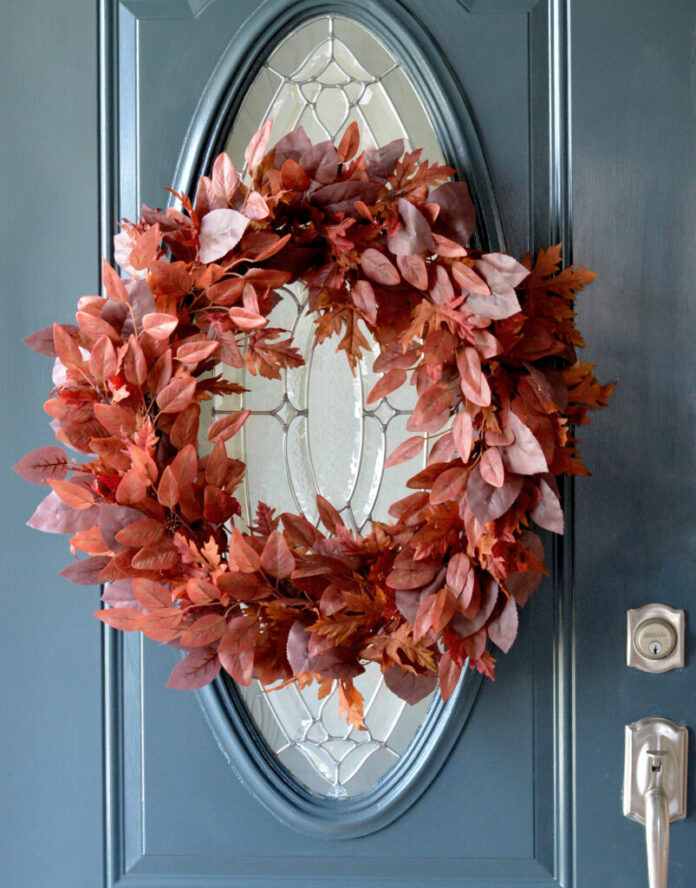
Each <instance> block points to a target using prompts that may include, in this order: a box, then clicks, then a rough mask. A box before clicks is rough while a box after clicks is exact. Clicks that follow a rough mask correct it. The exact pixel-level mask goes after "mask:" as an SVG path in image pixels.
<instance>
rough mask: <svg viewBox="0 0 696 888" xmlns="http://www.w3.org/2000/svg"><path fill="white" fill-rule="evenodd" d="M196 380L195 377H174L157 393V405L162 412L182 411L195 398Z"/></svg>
mask: <svg viewBox="0 0 696 888" xmlns="http://www.w3.org/2000/svg"><path fill="white" fill-rule="evenodd" d="M195 393H196V380H195V379H194V378H193V377H188V378H184V379H182V378H177V379H172V381H171V382H170V383H168V384H167V385H165V387H164V388H163V389H162V391H161V392H160V393H159V395H157V406H158V407H159V409H160V410H161V411H162V413H181V411H182V410H185V409H186V407H188V405H189V404H190V403H191V401H192V400H193V396H194V395H195Z"/></svg>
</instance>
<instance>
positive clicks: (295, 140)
mask: <svg viewBox="0 0 696 888" xmlns="http://www.w3.org/2000/svg"><path fill="white" fill-rule="evenodd" d="M311 147H312V142H311V141H310V138H309V136H308V135H307V133H306V132H305V131H304V129H303V127H301V126H296V127H295V129H294V130H292V131H291V132H289V133H288V134H287V136H283V138H282V139H280V140H279V141H278V142H276V144H275V147H274V148H273V151H274V153H275V166H276V169H278V170H279V169H280V168H281V166H282V165H283V164H284V163H285V161H286V160H288V159H291V160H299V159H300V157H301V156H302V154H303V153H304V152H305V151H307V150H308V149H309V148H311Z"/></svg>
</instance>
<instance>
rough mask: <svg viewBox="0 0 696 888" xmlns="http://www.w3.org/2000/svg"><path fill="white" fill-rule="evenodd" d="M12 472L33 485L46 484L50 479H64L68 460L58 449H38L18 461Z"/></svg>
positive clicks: (51, 447) (53, 447)
mask: <svg viewBox="0 0 696 888" xmlns="http://www.w3.org/2000/svg"><path fill="white" fill-rule="evenodd" d="M14 470H15V472H17V474H18V475H21V476H22V478H24V479H25V480H26V481H31V482H32V483H33V484H47V483H48V480H49V479H51V478H53V479H55V478H63V477H65V473H66V472H67V471H68V458H67V456H66V455H65V453H64V452H63V451H62V450H61V449H60V447H55V446H50V447H39V448H38V449H37V450H32V451H31V453H27V455H26V456H25V457H23V458H22V459H20V461H19V462H18V463H17V464H16V465H15V466H14Z"/></svg>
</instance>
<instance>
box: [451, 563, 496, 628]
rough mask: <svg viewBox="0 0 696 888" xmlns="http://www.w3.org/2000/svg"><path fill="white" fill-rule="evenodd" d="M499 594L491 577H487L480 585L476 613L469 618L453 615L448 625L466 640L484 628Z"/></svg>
mask: <svg viewBox="0 0 696 888" xmlns="http://www.w3.org/2000/svg"><path fill="white" fill-rule="evenodd" d="M499 594H500V587H499V586H498V584H497V583H496V581H495V580H494V579H493V577H491V576H490V575H487V576H486V579H485V580H484V581H483V583H482V588H481V604H480V607H479V611H478V613H477V614H476V615H475V616H473V617H471V618H467V617H465V616H463V614H455V615H454V617H452V622H451V623H450V625H451V627H452V629H453V630H454V631H455V632H456V633H457V635H459V636H460V638H468V637H469V636H470V635H473V634H474V633H475V632H478V631H479V629H481V628H482V627H483V626H485V624H486V622H487V621H488V618H489V617H490V615H491V614H492V613H493V609H494V608H495V605H496V603H497V601H498V595H499Z"/></svg>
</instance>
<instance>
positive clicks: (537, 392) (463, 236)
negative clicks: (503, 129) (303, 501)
mask: <svg viewBox="0 0 696 888" xmlns="http://www.w3.org/2000/svg"><path fill="white" fill-rule="evenodd" d="M270 129H271V124H270V122H269V123H268V124H266V125H264V126H263V127H262V128H261V129H260V130H259V132H258V133H257V134H256V135H255V137H254V138H253V140H252V142H251V143H250V145H249V146H248V148H247V151H246V164H247V175H246V179H245V181H242V180H241V179H240V177H239V176H238V174H237V173H236V172H235V169H234V167H233V165H232V162H231V161H230V158H229V157H228V156H227V155H226V154H221V155H220V156H219V157H218V158H217V160H216V161H215V164H214V166H213V170H212V177H211V178H208V177H206V176H203V177H202V178H201V180H200V182H199V184H198V189H197V193H196V197H195V201H194V202H193V203H192V202H191V201H190V200H189V199H188V198H187V197H186V196H184V195H176V196H177V198H178V200H179V202H180V208H170V209H167V210H165V211H160V210H157V211H153V210H151V209H149V208H147V207H143V211H142V218H141V219H140V221H139V222H138V223H135V224H134V223H130V222H127V221H126V222H124V223H123V230H122V232H121V233H120V234H119V235H118V236H117V237H116V238H115V258H116V261H117V263H118V264H119V265H120V267H121V269H122V270H123V271H124V272H125V274H126V275H127V278H126V279H124V278H122V277H121V276H120V275H119V274H118V273H117V272H116V271H115V270H114V268H112V267H111V266H110V265H109V264H108V263H107V262H106V261H105V262H104V265H103V285H104V290H103V292H104V295H103V296H85V297H83V298H81V299H80V300H79V302H78V311H77V315H76V320H77V324H76V325H72V324H54V325H53V327H52V328H46V329H44V330H40V331H38V332H36V333H34V334H33V335H31V336H29V337H27V339H26V340H25V342H26V343H27V344H28V345H29V346H30V347H31V348H33V349H34V350H35V351H37V352H39V353H41V354H45V355H49V356H52V357H55V358H56V361H55V368H54V378H53V381H54V388H53V391H52V392H51V396H50V398H49V400H48V401H47V402H46V404H45V409H46V411H47V412H48V413H49V415H50V416H51V417H52V418H53V422H52V426H53V429H54V431H55V434H56V437H57V439H58V440H59V441H60V442H61V443H62V444H64V445H67V446H68V447H69V448H71V449H72V450H73V451H78V452H79V454H84V456H79V457H73V458H68V456H67V455H66V453H65V451H64V450H63V449H62V448H60V447H56V446H50V447H42V448H40V449H38V450H35V451H33V452H32V453H30V454H28V455H27V456H26V457H25V458H24V459H23V460H21V461H20V463H18V465H17V466H16V468H17V470H18V471H19V472H20V474H21V475H23V476H24V477H25V478H27V479H28V480H30V481H34V482H37V483H40V484H48V485H49V486H50V487H51V488H52V490H51V492H50V493H49V494H48V496H47V497H46V498H45V499H44V500H43V502H42V503H41V504H40V505H39V507H38V509H37V510H36V512H35V513H34V515H33V517H32V518H31V519H30V521H29V524H30V525H31V526H32V527H35V528H37V529H39V530H44V531H48V532H60V533H69V534H71V535H72V536H71V550H72V552H73V554H75V555H77V553H78V552H80V553H85V554H86V556H87V557H84V558H81V559H78V560H76V561H75V562H74V563H73V564H72V565H71V566H70V567H68V568H66V569H65V570H64V571H62V574H63V576H65V577H67V578H68V579H69V580H72V581H73V582H76V583H82V584H93V583H108V585H107V587H106V591H105V593H104V595H103V601H105V602H106V603H107V604H108V605H109V606H110V607H109V608H108V609H104V610H100V611H98V612H97V616H98V617H99V618H100V619H101V620H103V621H104V622H105V623H107V624H108V625H110V626H113V627H115V628H117V629H122V630H126V631H133V630H139V631H141V632H143V633H144V634H145V635H147V636H149V637H150V638H153V639H155V640H156V641H159V642H165V643H167V644H172V645H174V646H176V647H178V648H181V649H185V650H187V651H188V653H187V655H186V656H185V657H183V658H182V659H181V660H180V662H179V663H178V665H177V666H176V668H175V669H174V671H173V673H172V676H171V678H170V681H169V685H170V686H172V687H177V688H195V687H200V686H202V685H204V684H206V683H208V682H209V681H211V680H212V679H213V678H214V677H215V676H216V675H217V674H218V672H219V670H220V669H221V668H223V669H224V670H226V671H227V672H228V673H229V675H231V676H232V678H234V679H235V680H236V681H237V682H239V683H240V684H248V683H249V682H250V681H251V679H252V677H256V678H258V679H259V681H261V682H262V683H263V684H264V685H271V684H275V683H277V682H281V683H287V682H292V681H295V682H298V683H299V684H300V685H305V684H307V683H310V682H312V681H314V680H316V681H318V683H319V694H320V695H323V694H325V693H327V692H328V690H329V688H330V686H331V683H332V682H334V681H335V680H338V683H339V688H338V692H339V703H340V706H341V708H342V711H343V712H344V714H345V716H346V717H347V718H348V719H349V720H350V721H351V722H353V723H354V724H356V725H360V724H361V721H362V699H361V696H360V694H359V692H358V691H357V689H356V688H355V686H354V684H353V679H354V678H355V676H356V675H358V674H359V673H361V672H362V671H363V669H364V665H363V664H364V663H366V662H367V661H375V662H377V663H379V664H380V666H381V669H382V671H383V672H384V675H385V680H386V682H387V684H388V686H389V687H390V688H391V690H392V691H393V692H394V693H396V694H398V695H399V696H401V697H403V698H404V699H405V700H407V701H409V702H415V701H417V700H418V699H420V698H422V697H423V696H424V695H425V694H427V693H428V692H430V691H431V690H432V689H433V688H434V687H435V685H436V683H437V682H438V681H439V686H440V691H441V693H442V696H443V698H445V699H446V698H447V697H448V696H449V694H450V693H451V692H452V690H453V688H454V687H455V685H456V683H457V680H458V678H459V675H460V672H461V670H462V667H463V666H464V664H465V662H466V661H467V660H468V662H469V664H470V665H471V666H472V667H475V668H476V669H478V670H479V671H481V672H483V673H485V674H486V675H489V676H491V677H492V676H493V668H494V660H493V658H492V656H491V654H490V653H489V651H488V649H487V641H488V640H489V639H490V640H491V641H492V642H493V643H494V644H495V645H497V647H498V648H500V649H502V650H503V651H507V650H508V649H509V648H510V645H511V644H512V642H513V640H514V638H515V635H516V632H517V622H518V613H517V609H518V607H521V606H524V604H525V603H526V601H527V600H528V598H529V596H530V595H531V593H532V592H533V591H534V590H535V588H536V587H537V585H538V584H539V581H540V579H541V577H542V575H543V574H544V573H545V570H544V565H543V549H542V545H541V542H540V539H539V537H538V536H537V535H536V534H535V533H534V532H533V531H532V530H531V529H530V523H531V522H532V521H533V522H535V523H536V524H537V525H539V526H540V527H543V528H546V529H548V530H550V531H554V532H556V533H561V532H562V530H563V513H562V509H561V504H560V501H559V494H558V488H557V485H556V481H555V476H558V475H561V474H566V475H584V474H588V473H587V470H586V469H585V468H584V466H583V465H582V462H581V461H580V458H579V456H578V453H577V442H576V440H575V438H574V437H573V436H572V433H571V425H573V424H581V423H584V422H587V421H588V420H587V418H586V415H587V411H588V409H589V408H592V407H603V406H605V405H606V403H607V398H608V396H609V394H610V391H611V388H612V386H601V385H600V384H599V383H598V382H597V380H596V379H595V377H594V375H593V373H592V365H591V364H586V363H580V362H579V361H578V360H577V359H576V356H575V346H577V345H582V344H583V342H582V339H581V337H580V334H579V333H578V331H577V329H576V327H575V323H574V311H573V301H574V298H575V295H576V293H577V291H578V290H580V289H581V288H582V287H583V286H584V285H585V284H587V283H588V282H589V281H590V280H591V279H592V278H593V277H594V274H593V273H592V272H589V271H586V270H584V269H583V268H580V267H569V268H565V269H561V267H560V258H561V250H560V247H559V246H556V247H552V248H551V249H549V250H546V251H544V250H542V251H540V253H539V255H538V257H537V259H536V262H535V263H534V264H533V265H532V262H531V259H530V257H529V256H527V257H526V258H525V259H524V260H523V262H522V263H520V262H518V261H516V260H515V259H514V258H512V257H511V256H508V255H506V254H503V253H498V252H491V253H486V252H483V251H479V250H474V249H471V248H470V247H468V246H467V244H468V243H469V240H470V237H471V235H472V232H473V229H474V221H475V211H474V206H473V203H472V201H471V198H470V196H469V192H468V190H467V186H466V184H465V183H464V182H457V181H451V180H450V177H451V175H452V174H453V170H451V169H449V168H447V167H443V166H439V165H437V164H429V163H428V162H422V161H421V160H420V151H412V152H409V153H405V154H404V152H403V144H402V142H401V141H396V142H392V143H391V144H389V145H387V146H385V147H383V148H379V149H367V150H365V151H363V152H360V151H359V133H358V129H357V126H356V125H355V124H351V125H350V126H349V127H348V129H347V130H346V132H345V134H344V136H343V138H342V139H341V142H340V144H339V145H338V147H335V146H334V145H333V143H332V142H330V141H327V142H322V143H320V144H312V143H311V142H310V140H309V138H308V137H307V135H306V134H305V132H304V131H303V129H302V128H298V129H296V130H294V131H293V132H291V133H290V134H289V135H287V136H285V137H284V138H282V139H281V140H280V141H279V142H278V143H277V144H276V145H275V147H274V148H272V149H271V150H270V151H269V150H268V144H269V137H270ZM295 281H302V282H304V284H305V285H306V287H307V292H308V310H309V311H311V312H312V313H313V315H314V319H315V322H316V342H315V347H319V344H321V343H323V342H324V341H325V340H327V339H329V338H331V337H338V346H337V348H338V350H342V351H344V352H345V354H346V357H347V360H348V362H349V363H350V365H351V367H352V368H355V364H356V361H357V360H358V359H359V358H360V357H361V355H362V354H363V352H364V351H365V350H366V349H367V348H368V341H367V338H366V336H365V330H367V331H369V334H370V335H371V336H372V337H373V339H374V340H375V341H376V343H377V344H378V346H379V349H380V355H379V357H378V358H377V360H376V361H375V364H374V369H375V370H376V371H378V372H380V373H381V374H382V376H381V378H380V380H379V382H378V383H377V385H376V386H375V387H374V389H373V390H372V392H371V394H370V400H371V401H375V400H378V399H380V398H382V397H385V396H387V395H388V394H389V393H390V392H392V391H394V390H395V389H397V388H399V387H400V386H403V385H404V384H406V382H407V380H409V377H410V383H411V385H414V386H415V387H416V393H417V401H416V404H415V409H414V412H413V414H412V416H411V417H410V419H409V423H408V428H409V429H410V430H411V431H413V432H415V433H416V434H415V435H414V436H413V437H411V438H409V439H408V440H406V441H404V442H403V443H401V444H400V445H399V446H398V447H397V448H396V450H395V451H394V452H393V453H392V454H391V455H390V456H389V458H388V460H387V466H389V465H394V464H396V463H398V462H401V461H404V460H407V459H410V458H412V457H414V456H415V455H416V454H420V453H422V450H423V446H424V437H423V436H424V435H425V434H426V433H427V434H428V435H429V436H432V440H434V442H435V443H434V444H433V445H432V447H431V448H430V450H429V456H428V461H427V465H426V468H424V469H423V470H422V471H419V472H418V473H417V474H416V475H414V476H413V477H412V478H411V479H410V481H409V482H408V485H407V486H408V488H409V489H410V492H409V493H408V495H407V496H405V497H404V498H403V499H401V500H399V501H398V502H395V503H394V504H393V505H392V506H391V508H390V509H389V514H390V515H391V516H392V518H393V522H392V523H381V522H373V524H372V527H371V531H370V533H369V534H367V535H365V536H359V535H358V534H356V533H354V532H352V531H350V530H349V529H347V528H346V527H345V526H344V524H343V522H342V520H341V517H340V514H339V513H338V511H337V510H336V509H335V508H334V507H333V506H332V505H331V504H330V503H329V502H327V501H326V500H325V499H323V498H321V497H319V498H318V509H319V514H320V518H321V525H323V530H321V529H319V527H316V526H314V525H313V524H311V523H310V522H309V521H308V520H306V519H305V518H304V517H303V516H302V515H296V514H289V513H284V514H281V515H276V514H275V511H274V509H273V508H272V507H271V506H269V505H267V504H265V503H259V504H258V508H257V511H256V516H255V520H254V522H253V524H252V526H251V527H249V528H248V529H246V530H242V529H240V527H239V526H236V525H235V518H236V517H237V516H239V514H240V505H239V502H238V500H237V499H236V498H235V496H234V493H235V489H236V488H237V487H238V486H239V485H240V483H241V482H242V480H243V478H244V471H245V466H244V463H243V462H241V461H239V460H237V459H233V458H231V457H230V456H228V453H227V449H226V443H225V442H226V441H228V440H229V439H230V438H231V437H232V436H234V435H236V434H238V433H239V430H240V428H241V427H242V425H243V424H244V422H245V420H246V418H247V416H248V411H238V412H234V413H231V414H228V415H224V416H222V417H221V418H218V419H217V420H216V421H214V422H213V423H212V425H211V426H210V427H209V428H207V429H202V430H199V424H200V416H201V408H200V405H201V402H203V401H205V400H209V399H210V398H211V397H212V396H214V395H216V394H226V393H231V392H239V391H240V387H239V386H238V385H236V384H234V383H232V382H230V381H228V380H226V379H225V377H224V375H222V374H220V373H219V371H220V367H221V365H223V364H227V365H229V366H231V367H235V368H241V367H242V366H246V368H247V370H248V372H249V373H251V374H261V375H262V376H265V377H269V378H280V377H281V372H282V370H283V368H290V367H295V366H298V365H300V364H302V363H303V360H302V357H301V356H300V354H299V352H298V350H297V349H296V348H295V347H294V346H293V344H292V338H291V336H290V335H289V334H287V331H284V330H281V329H278V328H276V327H272V326H269V320H268V316H269V314H270V312H271V310H272V309H273V307H274V306H275V305H276V304H277V303H278V301H279V299H280V296H279V295H278V292H277V289H278V288H279V287H281V286H282V285H285V284H287V283H289V282H295ZM201 432H202V434H201ZM201 439H207V442H209V445H206V447H202V445H201V443H200V442H201ZM202 451H205V452H204V453H203V452H202Z"/></svg>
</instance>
